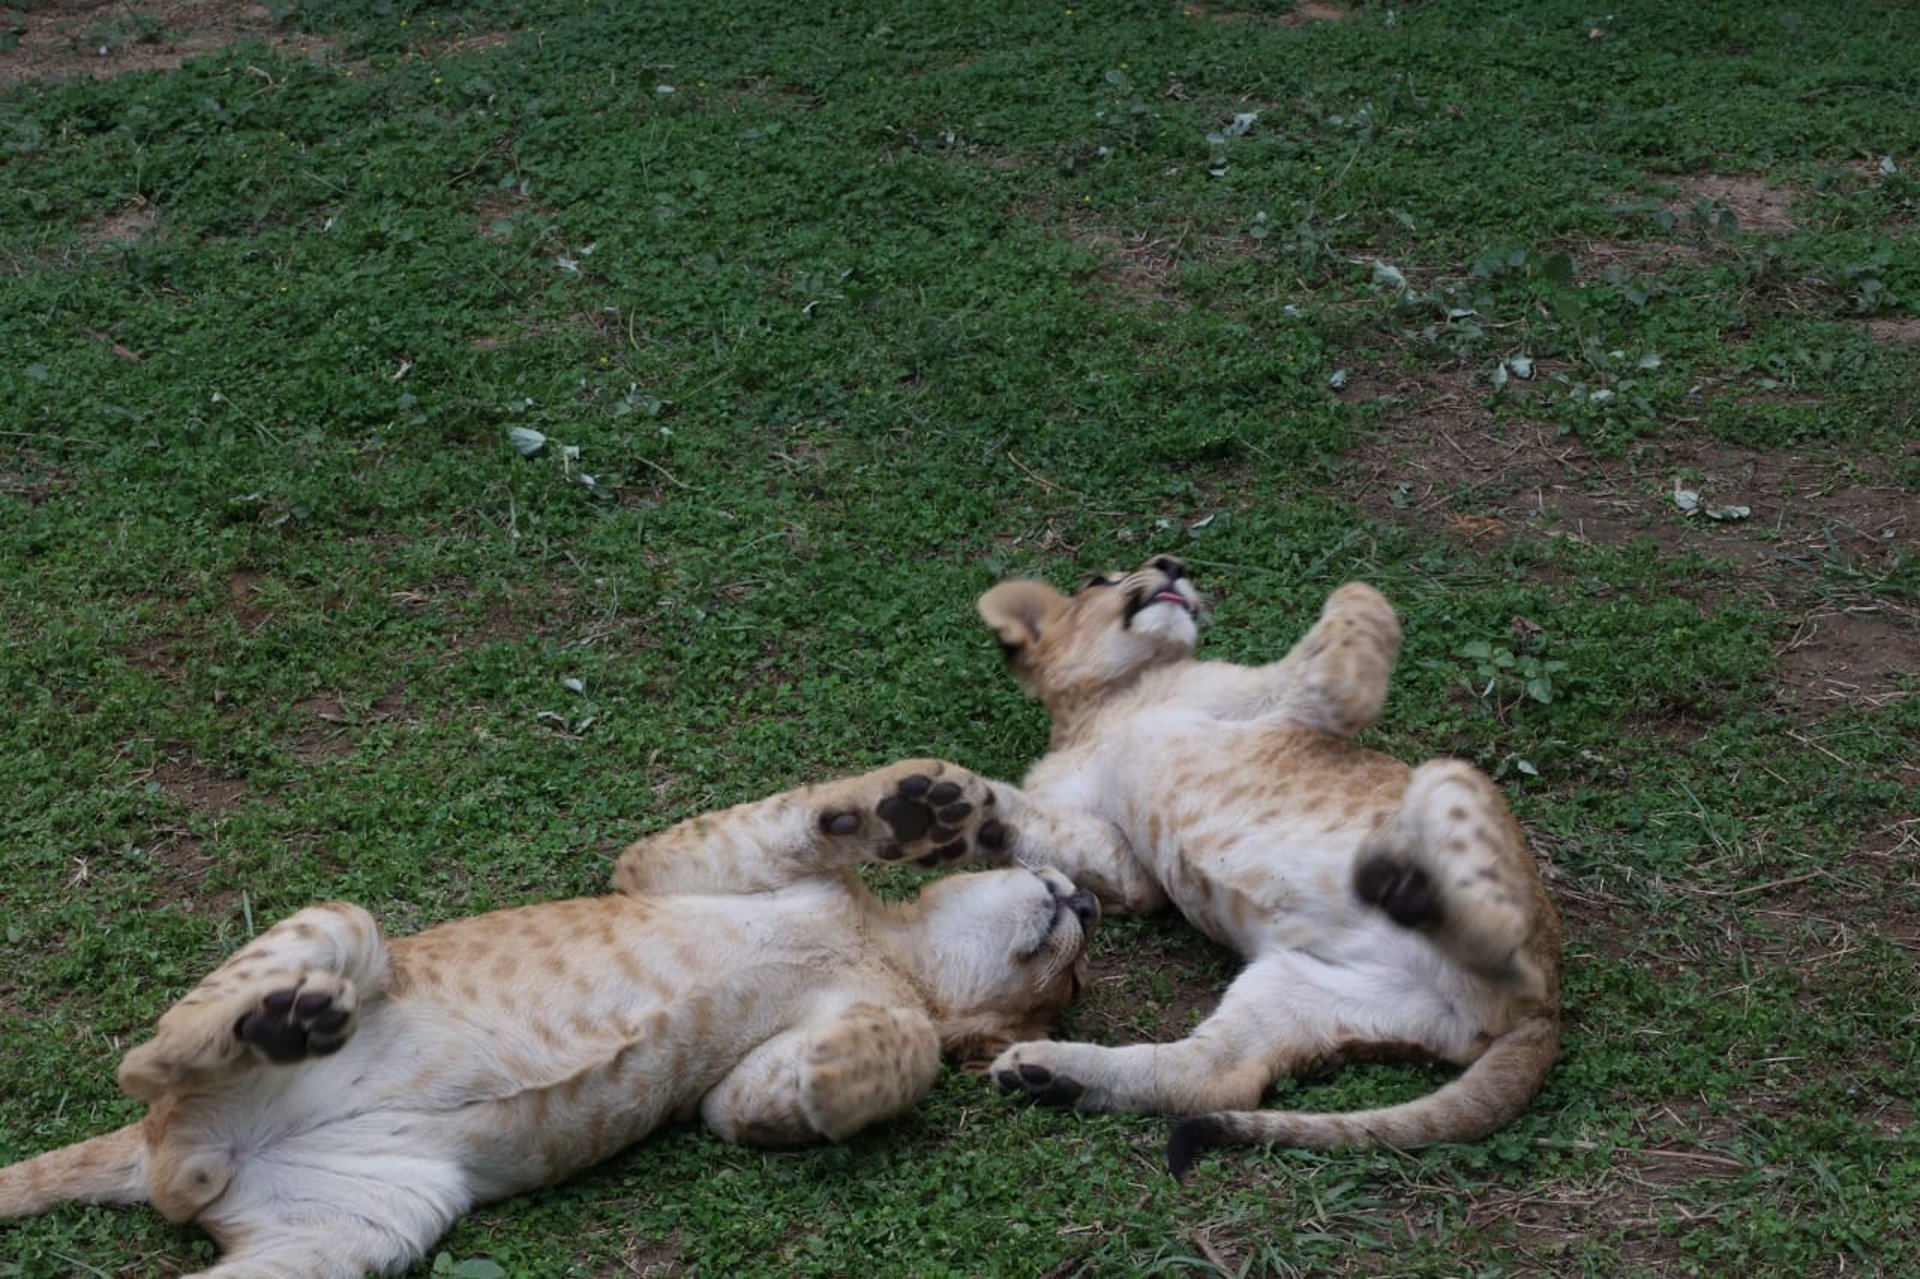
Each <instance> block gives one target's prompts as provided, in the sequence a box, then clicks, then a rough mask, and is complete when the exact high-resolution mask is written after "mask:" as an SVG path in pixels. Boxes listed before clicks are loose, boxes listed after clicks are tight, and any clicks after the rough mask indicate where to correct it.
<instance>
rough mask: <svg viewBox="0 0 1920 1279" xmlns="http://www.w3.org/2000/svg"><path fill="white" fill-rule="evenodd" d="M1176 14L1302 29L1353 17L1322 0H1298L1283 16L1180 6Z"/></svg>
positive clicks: (1223, 7)
mask: <svg viewBox="0 0 1920 1279" xmlns="http://www.w3.org/2000/svg"><path fill="white" fill-rule="evenodd" d="M1180 12H1181V13H1183V14H1185V15H1186V16H1187V17H1189V18H1201V19H1204V20H1206V21H1209V22H1232V21H1236V20H1246V21H1253V22H1269V23H1272V24H1273V25H1274V26H1276V27H1304V26H1306V25H1307V24H1308V23H1312V22H1345V21H1346V20H1347V19H1349V18H1351V17H1352V16H1353V12H1352V10H1349V9H1345V8H1342V7H1341V6H1339V5H1337V4H1325V3H1322V0H1298V3H1296V4H1295V5H1294V6H1293V8H1292V10H1291V11H1289V12H1287V13H1249V12H1247V11H1246V10H1244V9H1235V8H1234V7H1233V6H1232V5H1228V4H1220V5H1214V4H1182V5H1181V6H1180Z"/></svg>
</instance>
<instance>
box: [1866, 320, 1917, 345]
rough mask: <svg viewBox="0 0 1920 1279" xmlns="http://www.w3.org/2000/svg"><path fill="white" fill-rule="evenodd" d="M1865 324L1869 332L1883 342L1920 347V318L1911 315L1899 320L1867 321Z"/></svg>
mask: <svg viewBox="0 0 1920 1279" xmlns="http://www.w3.org/2000/svg"><path fill="white" fill-rule="evenodd" d="M1864 323H1865V324H1866V328H1867V332H1869V333H1871V334H1873V336H1874V337H1876V338H1878V339H1879V340H1880V341H1882V342H1893V343H1897V344H1899V345H1901V346H1920V317H1916V316H1910V315H1909V316H1902V317H1900V318H1898V319H1880V320H1867V321H1865V322H1864Z"/></svg>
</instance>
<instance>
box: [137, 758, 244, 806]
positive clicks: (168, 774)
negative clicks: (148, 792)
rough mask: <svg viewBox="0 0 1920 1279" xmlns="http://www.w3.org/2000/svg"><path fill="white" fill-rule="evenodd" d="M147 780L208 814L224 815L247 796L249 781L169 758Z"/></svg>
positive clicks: (175, 797)
mask: <svg viewBox="0 0 1920 1279" xmlns="http://www.w3.org/2000/svg"><path fill="white" fill-rule="evenodd" d="M144 780H146V781H148V782H151V783H153V784H154V785H157V786H158V787H159V788H160V789H161V790H163V791H165V792H166V793H167V795H168V796H169V797H171V798H173V799H176V800H178V801H180V802H181V803H182V804H184V805H186V806H187V807H188V808H190V809H192V810H193V811H194V812H196V813H200V814H203V815H205V816H208V817H223V816H225V815H226V814H227V813H229V812H231V811H232V810H233V809H235V808H237V807H239V806H240V804H241V803H242V802H243V801H245V799H246V798H247V783H246V782H245V781H244V780H243V779H241V778H238V777H220V776H218V775H216V774H215V773H213V772H212V771H211V770H209V769H208V768H206V767H205V766H204V765H202V764H200V763H198V762H195V761H190V760H174V759H170V760H165V761H163V762H161V763H160V764H158V765H157V766H155V768H154V770H153V772H152V773H150V774H148V776H147V777H146V778H145V779H144Z"/></svg>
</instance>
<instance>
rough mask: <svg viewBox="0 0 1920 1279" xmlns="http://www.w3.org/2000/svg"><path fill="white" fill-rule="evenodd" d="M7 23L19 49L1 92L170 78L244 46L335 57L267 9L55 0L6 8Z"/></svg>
mask: <svg viewBox="0 0 1920 1279" xmlns="http://www.w3.org/2000/svg"><path fill="white" fill-rule="evenodd" d="M4 21H5V23H6V25H7V26H8V27H9V28H11V29H12V30H14V31H15V32H17V33H18V36H19V43H18V44H17V45H16V46H15V47H14V48H13V49H12V50H10V51H8V52H6V53H4V54H0V87H5V86H7V85H11V84H23V83H27V82H29V81H45V80H70V79H73V78H76V77H79V76H88V77H91V78H93V79H96V80H106V79H111V78H112V77H114V76H120V75H126V74H128V73H129V72H134V71H167V70H171V69H173V68H174V67H177V66H179V65H180V64H181V63H183V62H185V61H187V60H188V59H189V58H197V57H200V56H202V55H205V54H209V53H214V52H216V51H218V50H220V49H224V48H226V47H227V46H228V45H231V44H235V43H237V42H239V41H241V40H261V41H264V42H266V43H267V44H270V45H272V46H273V47H274V48H276V49H278V50H280V51H281V52H283V53H295V54H302V55H306V56H311V57H319V56H323V55H324V54H326V53H327V52H329V51H330V46H329V44H328V43H327V42H326V41H324V40H321V39H318V38H316V37H313V36H309V35H303V34H298V33H294V32H288V31H285V30H283V29H281V28H280V26H279V25H278V24H277V23H275V22H274V20H273V15H272V14H270V13H269V12H268V11H267V7H266V6H265V5H258V4H238V5H236V4H231V3H226V2H225V0H54V2H53V3H51V4H46V5H40V6H36V7H34V8H30V9H24V10H21V9H9V10H7V11H6V17H5V19H4Z"/></svg>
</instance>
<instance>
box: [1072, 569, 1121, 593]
mask: <svg viewBox="0 0 1920 1279" xmlns="http://www.w3.org/2000/svg"><path fill="white" fill-rule="evenodd" d="M1113 582H1114V579H1113V578H1112V577H1111V576H1110V575H1108V574H1106V573H1095V574H1094V575H1093V576H1092V577H1090V578H1088V579H1087V580H1086V581H1084V582H1082V583H1081V584H1080V589H1081V590H1083V591H1085V590H1090V589H1092V588H1093V587H1096V586H1112V585H1113Z"/></svg>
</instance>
